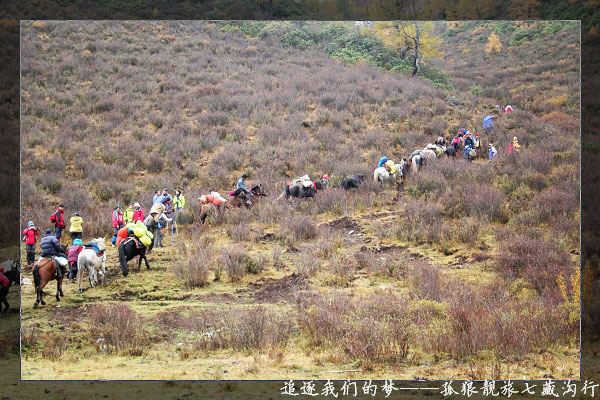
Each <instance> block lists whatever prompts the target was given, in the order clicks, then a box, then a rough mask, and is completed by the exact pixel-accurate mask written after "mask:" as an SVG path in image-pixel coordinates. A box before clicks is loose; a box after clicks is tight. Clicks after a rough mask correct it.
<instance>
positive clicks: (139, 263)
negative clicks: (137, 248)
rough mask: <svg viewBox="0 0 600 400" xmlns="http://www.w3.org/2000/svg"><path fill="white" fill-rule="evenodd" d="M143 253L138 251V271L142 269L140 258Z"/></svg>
mask: <svg viewBox="0 0 600 400" xmlns="http://www.w3.org/2000/svg"><path fill="white" fill-rule="evenodd" d="M143 257H144V256H143V254H142V253H140V256H139V257H138V272H140V270H141V269H142V258H143Z"/></svg>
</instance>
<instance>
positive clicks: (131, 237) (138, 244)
mask: <svg viewBox="0 0 600 400" xmlns="http://www.w3.org/2000/svg"><path fill="white" fill-rule="evenodd" d="M132 240H133V241H134V243H135V247H136V248H138V249H143V248H145V247H146V246H144V244H143V243H142V242H140V241H139V239H138V238H136V237H134V236H128V237H126V238H125V239H123V241H122V242H121V243H122V244H126V243H129V242H130V241H132Z"/></svg>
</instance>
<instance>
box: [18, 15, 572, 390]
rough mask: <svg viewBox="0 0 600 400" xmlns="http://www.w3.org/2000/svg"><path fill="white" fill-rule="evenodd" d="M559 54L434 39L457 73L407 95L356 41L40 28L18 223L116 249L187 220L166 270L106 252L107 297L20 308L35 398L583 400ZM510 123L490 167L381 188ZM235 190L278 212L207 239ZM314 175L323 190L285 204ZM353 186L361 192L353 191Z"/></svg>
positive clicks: (302, 34)
mask: <svg viewBox="0 0 600 400" xmlns="http://www.w3.org/2000/svg"><path fill="white" fill-rule="evenodd" d="M515 26H517V27H518V29H525V27H524V26H522V25H518V24H515ZM560 28H561V29H558V30H555V29H554V28H553V29H545V28H542V29H538V28H537V27H535V26H534V27H531V26H530V27H528V28H527V29H537V30H536V32H538V36H539V35H541V38H538V40H537V41H532V42H531V43H529V44H528V43H525V42H523V43H520V45H519V46H516V44H515V43H516V42H514V41H513V46H511V45H510V44H507V43H503V46H504V47H503V50H502V51H501V52H490V53H485V52H483V53H484V56H483V57H475V55H477V54H481V53H482V46H485V42H484V41H483V40H480V39H479V38H480V37H482V36H485V37H486V40H487V38H488V37H489V33H490V32H491V31H492V30H494V31H496V29H501V28H497V27H496V26H494V27H492V26H491V25H490V26H486V25H476V24H475V25H468V24H465V25H460V26H441V25H438V26H436V32H437V33H436V34H439V35H441V36H440V38H441V39H442V40H441V45H440V55H441V57H442V58H441V59H439V60H426V62H425V63H424V67H423V69H422V76H420V77H415V78H411V77H410V76H409V75H407V74H406V73H405V72H406V70H407V65H408V62H407V60H406V59H403V58H402V57H400V56H399V55H398V54H397V53H395V52H394V51H393V50H392V49H390V48H388V47H386V46H385V45H384V44H383V42H382V40H381V39H379V38H378V37H376V36H374V35H372V34H369V33H368V32H365V31H364V29H363V30H362V31H361V30H360V29H359V27H357V26H355V25H353V24H346V23H323V24H319V23H306V24H303V23H297V24H296V23H280V22H272V23H266V22H253V23H226V22H220V23H205V22H193V23H190V22H186V23H183V22H144V23H142V22H123V23H121V22H118V23H117V22H115V23H107V22H89V21H86V22H40V21H38V22H27V23H23V26H22V124H23V125H22V168H23V178H22V201H23V209H22V216H21V218H22V221H24V222H26V221H28V220H30V219H33V220H34V221H36V222H38V224H39V225H40V226H41V227H46V226H47V225H48V224H47V222H46V221H47V220H48V216H49V214H50V213H51V211H52V210H53V207H54V205H55V204H56V202H58V201H62V202H63V203H64V204H65V206H66V209H67V214H68V213H69V212H72V210H74V209H79V210H81V215H82V217H83V218H84V220H85V221H86V223H85V225H84V230H85V233H84V237H85V238H89V237H91V236H92V235H93V236H108V235H109V234H110V232H111V228H110V212H111V210H112V207H114V205H115V204H116V203H121V204H127V203H128V202H133V201H139V202H141V203H142V205H143V206H144V207H145V208H146V209H148V208H149V205H150V204H149V203H150V199H151V197H152V194H153V192H154V190H156V189H159V188H162V187H165V186H166V187H169V188H170V189H171V190H172V189H173V188H174V187H181V188H182V189H183V192H184V194H185V195H186V198H187V199H188V206H186V212H185V214H184V215H183V216H182V218H181V220H180V226H179V228H180V229H179V232H178V234H177V236H175V237H174V245H173V246H170V245H168V246H167V247H166V248H164V249H156V250H154V251H153V252H152V253H151V254H150V257H149V259H150V263H151V265H152V269H151V270H149V271H148V270H142V271H141V272H140V273H137V271H135V272H133V273H132V274H130V275H129V276H128V277H126V278H123V277H122V276H119V275H120V271H119V266H118V261H117V258H116V251H115V250H114V249H112V248H109V251H108V263H107V265H108V269H109V277H108V285H107V286H106V287H104V288H103V287H97V288H93V289H87V290H86V291H85V292H84V293H83V294H77V293H76V288H75V287H74V286H75V285H65V294H66V296H65V298H64V299H63V302H61V307H60V308H58V309H57V308H55V304H56V302H55V300H54V299H53V298H52V296H47V297H46V300H47V302H48V305H47V306H45V307H42V308H41V309H37V310H33V309H32V305H33V301H34V298H35V296H34V293H33V288H32V287H31V286H25V287H24V288H23V326H24V329H25V331H24V356H25V360H24V363H23V371H24V374H25V375H24V378H26V379H35V378H36V377H38V376H39V374H40V371H44V370H53V371H55V372H56V373H57V374H58V376H57V379H61V378H63V377H64V378H68V379H72V378H74V377H77V378H84V377H86V376H87V375H86V372H85V371H86V369H88V368H96V367H92V366H93V365H94V363H99V365H102V366H103V367H105V368H101V369H100V370H97V371H94V374H99V375H94V376H93V377H94V378H95V377H102V378H103V379H112V378H115V377H118V378H120V379H123V378H131V379H138V378H147V379H150V378H153V379H154V378H167V379H182V378H184V379H187V378H199V379H215V378H216V379H221V378H228V379H233V378H244V379H246V378H248V379H257V378H259V379H278V378H281V377H282V376H285V377H286V378H292V379H293V378H296V377H298V378H300V377H307V376H314V377H316V378H337V379H339V378H340V376H339V374H338V373H334V372H331V371H335V370H347V369H352V370H354V369H356V370H358V372H356V373H352V374H350V375H349V377H350V378H365V377H368V378H375V377H381V376H383V375H386V374H390V373H393V374H394V376H397V377H402V378H405V379H412V378H413V377H416V376H418V377H426V378H429V379H434V378H435V379H447V378H459V377H461V378H465V377H469V378H473V379H475V378H489V377H492V375H493V377H494V378H496V379H499V378H508V377H511V378H513V379H514V378H515V377H519V378H522V377H523V376H527V377H530V378H542V377H543V376H544V375H548V374H550V375H552V376H555V377H557V378H558V377H560V378H573V377H576V376H578V372H579V355H578V348H579V346H578V340H579V339H578V332H579V329H578V328H579V318H578V315H579V298H578V293H579V290H578V289H577V287H578V286H579V279H580V276H579V269H578V263H579V222H578V219H579V211H578V210H579V121H578V119H577V110H578V108H579V106H578V98H579V97H578V96H579V87H578V69H579V66H578V47H577V46H578V38H577V35H576V32H575V29H574V28H573V27H572V26H571V25H565V26H561V27H560ZM502 29H505V27H504V28H502ZM453 31H456V32H454V33H450V34H449V32H453ZM515 31H516V29H515V30H513V34H514V32H515ZM361 32H362V33H361ZM513 38H514V36H511V39H510V40H509V39H506V40H509V41H512V39H513ZM474 39H475V40H474ZM501 40H504V39H503V38H501ZM466 43H470V46H469V45H467V44H466ZM572 44H574V46H572ZM528 46H535V47H536V48H538V49H539V51H538V52H534V51H532V50H531V47H528ZM466 48H470V49H471V50H470V53H468V52H465V51H464V50H465V49H466ZM551 49H554V50H551ZM549 52H555V54H557V59H548V58H547V57H546V55H547V54H548V53H549ZM458 54H471V55H470V56H468V57H465V58H461V57H458V56H457V55H458ZM524 54H528V56H529V58H530V59H531V62H527V63H526V62H525V61H523V63H522V64H518V63H516V62H515V61H514V60H515V59H521V58H522V56H523V55H524ZM525 64H527V66H525ZM507 68H508V69H509V70H510V71H509V73H508V74H506V73H505V72H506V69H507ZM532 68H537V69H535V70H534V69H532ZM536 71H537V72H536ZM544 71H546V72H544ZM535 74H539V75H540V77H541V78H542V79H541V80H539V81H538V80H537V78H536V79H532V76H535ZM545 74H546V75H545ZM550 78H551V79H550ZM492 79H496V80H495V81H494V82H491V80H492ZM525 86H527V88H526V87H525ZM519 96H521V97H519ZM557 97H560V99H564V101H562V100H561V101H557V100H556V98H557ZM529 99H533V101H530V100H529ZM506 102H510V103H511V104H512V105H513V107H515V111H514V112H512V113H510V114H505V115H502V116H501V117H500V118H499V120H498V121H497V123H496V125H497V129H496V131H495V132H494V134H493V135H494V137H493V138H492V137H485V136H484V137H483V141H484V143H485V144H487V143H488V142H490V141H491V140H493V141H494V143H495V144H496V147H497V148H498V151H499V154H498V156H497V159H495V160H493V162H487V160H485V159H478V160H475V161H474V162H472V163H468V162H466V161H464V160H462V159H458V160H451V159H446V158H440V159H437V160H434V161H433V162H431V163H430V164H428V165H426V167H425V168H424V169H423V170H422V171H419V172H418V173H415V172H413V173H411V174H410V175H409V176H408V178H407V181H406V183H405V184H404V185H403V186H402V187H401V188H396V187H394V186H391V185H390V186H387V185H385V186H383V187H379V186H378V185H376V184H374V183H371V182H370V181H371V179H370V177H372V176H373V175H372V174H373V169H374V168H375V167H376V164H377V160H379V158H380V157H381V156H382V155H387V156H388V157H389V158H393V159H394V160H399V159H400V158H401V157H406V156H408V154H410V152H412V151H413V150H414V149H417V148H423V147H424V146H425V145H426V144H427V143H430V142H432V141H434V140H435V138H436V137H437V136H438V135H444V136H446V137H447V138H448V139H450V138H451V137H452V136H453V135H454V134H455V133H456V131H457V129H458V128H459V127H460V126H461V125H466V126H467V127H468V128H469V129H471V130H477V131H479V130H480V129H479V127H480V124H481V120H482V118H483V117H484V116H486V115H488V114H489V113H493V110H494V109H495V105H496V104H505V103H506ZM481 133H482V135H483V132H481ZM514 135H517V136H518V137H519V141H520V142H521V144H522V146H523V147H522V151H521V154H519V157H508V156H507V155H506V148H507V145H508V143H509V141H510V140H511V139H512V137H513V136H514ZM244 172H245V173H248V174H249V175H250V181H251V182H252V183H261V184H262V185H263V186H264V187H265V188H266V192H267V193H268V196H267V198H266V199H264V200H261V201H260V202H259V203H258V204H257V205H256V207H254V208H252V209H251V210H241V209H236V210H229V211H228V214H227V218H226V220H225V221H220V220H217V219H215V218H212V217H211V218H209V223H208V224H207V225H200V224H199V222H198V220H197V216H198V213H199V207H198V204H197V201H196V200H195V199H196V198H197V197H198V195H199V194H201V193H206V192H207V191H209V190H218V191H220V192H221V193H226V192H228V191H229V190H231V187H232V185H233V184H234V182H235V181H236V180H237V178H239V176H240V175H241V174H242V173H244ZM305 173H306V174H309V175H310V176H311V177H313V178H316V177H319V176H321V175H322V174H323V173H328V175H329V177H330V185H331V186H332V187H331V188H330V189H327V190H325V191H323V192H320V193H319V194H318V195H317V197H316V198H315V199H314V201H310V200H309V201H291V202H287V201H283V200H282V201H276V200H275V198H276V197H277V196H278V194H279V193H280V192H281V190H282V189H283V187H284V185H285V183H286V182H288V181H289V179H290V178H291V177H294V176H299V175H303V174H305ZM356 173H363V174H365V175H366V176H367V177H369V179H368V182H366V183H364V184H363V185H361V187H360V188H359V190H357V191H353V192H348V193H346V192H345V191H343V190H342V189H340V188H339V183H340V181H341V179H342V178H344V177H346V176H349V175H353V174H356ZM167 239H168V237H167ZM166 242H167V243H168V242H170V241H169V240H166ZM132 263H133V262H132ZM26 273H27V274H30V270H26ZM48 287H49V288H52V287H53V283H52V284H51V286H48ZM86 287H87V285H86ZM47 291H48V289H47ZM50 293H52V289H50ZM111 301H116V302H117V303H119V304H121V305H120V306H110V305H108V306H107V304H110V302H111ZM107 318H108V320H111V321H115V324H114V326H105V325H103V324H102V321H106V320H107ZM128 321H136V322H137V323H136V324H134V325H135V326H133V327H132V326H131V325H130V324H128ZM119 324H122V325H119ZM57 329H63V330H66V332H68V335H65V339H64V342H59V343H55V342H53V341H52V340H50V339H49V338H51V337H52V336H51V335H52V332H56V330H57ZM113 329H116V330H117V331H118V330H128V332H129V334H128V336H127V337H123V336H118V335H116V334H115V331H114V330H113ZM115 335H116V336H115ZM111 338H112V339H111ZM98 339H102V340H103V341H104V342H102V341H97V340H98ZM111 340H112V341H111ZM99 343H106V346H103V345H101V344H100V345H99ZM369 343H377V344H378V345H376V346H369ZM173 354H177V356H173ZM57 357H59V358H61V359H64V360H68V361H69V363H68V367H64V366H62V367H60V366H58V364H57V363H56V362H54V361H52V360H53V359H55V358H57ZM163 363H166V364H170V365H171V368H169V374H168V375H164V368H163V367H161V366H160V365H161V364H163ZM190 363H192V364H193V365H194V366H195V368H194V370H193V371H190V370H189V368H188V367H187V366H189V365H191V364H190ZM490 365H493V366H495V367H490ZM86 366H88V368H86ZM224 370H226V371H228V372H223V371H224ZM78 371H80V372H78ZM78 374H79V375H78ZM292 375H294V376H292Z"/></svg>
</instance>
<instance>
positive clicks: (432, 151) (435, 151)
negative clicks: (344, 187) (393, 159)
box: [373, 143, 458, 183]
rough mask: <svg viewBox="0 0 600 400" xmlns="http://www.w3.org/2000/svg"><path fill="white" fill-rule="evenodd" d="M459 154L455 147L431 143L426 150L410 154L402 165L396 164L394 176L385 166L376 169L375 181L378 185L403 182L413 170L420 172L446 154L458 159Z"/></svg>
mask: <svg viewBox="0 0 600 400" xmlns="http://www.w3.org/2000/svg"><path fill="white" fill-rule="evenodd" d="M457 152H458V150H457V149H455V148H454V146H447V145H445V144H444V145H439V144H432V143H430V144H428V145H427V146H426V147H425V148H423V149H417V150H415V151H413V152H412V153H410V155H409V156H408V159H406V158H402V160H401V161H400V163H398V164H395V165H394V168H395V170H396V172H395V173H394V174H391V173H390V172H389V171H388V169H387V168H386V167H384V166H382V167H378V168H376V169H375V171H373V180H374V181H375V182H376V183H383V182H386V181H388V180H390V178H394V179H395V180H396V182H398V181H400V182H403V181H404V180H405V179H406V176H407V175H408V172H409V171H410V170H411V168H414V170H415V171H419V170H420V169H421V168H423V166H424V165H425V164H426V162H429V161H432V160H435V159H436V158H438V157H441V156H442V155H444V154H445V155H446V156H447V157H456V154H457Z"/></svg>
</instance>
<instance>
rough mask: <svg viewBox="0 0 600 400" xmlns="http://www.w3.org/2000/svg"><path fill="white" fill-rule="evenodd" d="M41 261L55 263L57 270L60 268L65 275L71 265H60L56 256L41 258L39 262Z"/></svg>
mask: <svg viewBox="0 0 600 400" xmlns="http://www.w3.org/2000/svg"><path fill="white" fill-rule="evenodd" d="M40 260H48V261H51V262H53V263H54V266H55V267H56V269H58V268H60V270H61V271H62V272H63V273H66V272H67V266H68V265H69V263H68V262H67V265H65V266H63V265H61V264H60V262H58V260H57V259H56V256H44V257H40V258H39V259H38V262H39V261H40ZM38 268H39V266H38Z"/></svg>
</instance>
